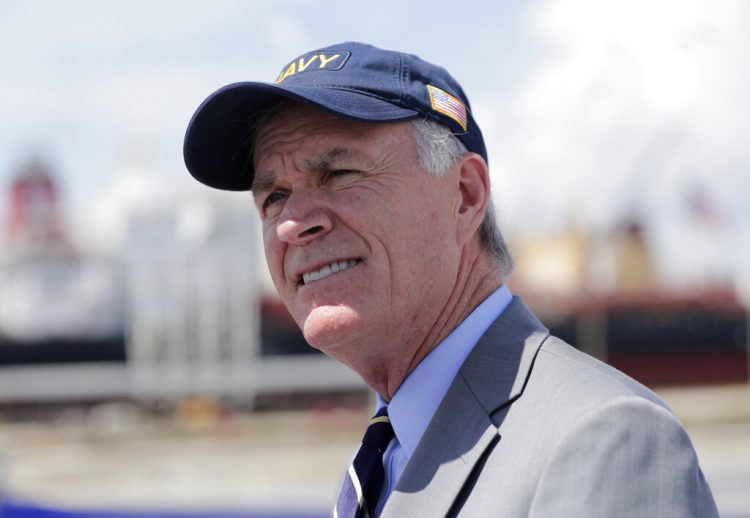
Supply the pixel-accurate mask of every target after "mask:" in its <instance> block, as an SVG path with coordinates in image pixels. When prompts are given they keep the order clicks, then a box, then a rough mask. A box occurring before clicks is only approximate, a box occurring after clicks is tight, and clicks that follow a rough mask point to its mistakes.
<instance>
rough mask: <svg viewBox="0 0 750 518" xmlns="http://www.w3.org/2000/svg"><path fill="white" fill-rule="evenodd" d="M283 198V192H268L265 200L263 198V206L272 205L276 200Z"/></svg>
mask: <svg viewBox="0 0 750 518" xmlns="http://www.w3.org/2000/svg"><path fill="white" fill-rule="evenodd" d="M283 199H284V193H283V192H280V191H275V192H272V193H271V194H269V195H268V196H267V197H266V199H265V200H263V208H264V209H265V208H267V207H269V206H270V205H273V204H274V203H276V202H277V201H281V200H283Z"/></svg>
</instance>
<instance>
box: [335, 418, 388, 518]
mask: <svg viewBox="0 0 750 518" xmlns="http://www.w3.org/2000/svg"><path fill="white" fill-rule="evenodd" d="M391 439H393V427H392V426H391V420H390V419H389V418H388V408H387V407H383V408H381V409H380V410H379V411H378V413H377V414H375V416H374V417H373V418H372V419H370V424H369V426H368V427H367V431H366V432H365V436H364V438H363V439H362V446H361V447H360V448H359V451H358V452H357V455H356V456H355V457H354V461H352V465H351V466H349V469H348V470H347V472H346V476H345V477H344V484H343V486H342V487H341V493H339V498H338V500H337V501H336V507H335V508H334V510H333V517H334V518H373V517H374V516H375V506H376V505H377V504H378V498H380V492H381V491H382V489H383V480H384V479H385V470H384V469H383V452H385V449H386V448H387V447H388V443H389V442H391Z"/></svg>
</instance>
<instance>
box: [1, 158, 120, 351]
mask: <svg viewBox="0 0 750 518" xmlns="http://www.w3.org/2000/svg"><path fill="white" fill-rule="evenodd" d="M7 194H8V200H7V204H6V205H7V207H8V210H7V218H6V222H5V223H6V224H5V236H4V240H3V244H2V252H1V253H0V365H8V364H39V363H70V362H79V361H86V362H89V361H123V360H124V359H125V354H124V342H123V336H124V319H123V306H122V301H123V292H122V285H121V282H120V281H121V279H120V277H119V276H118V273H117V270H116V267H115V264H114V262H113V261H111V260H108V259H107V258H98V257H94V256H92V255H90V254H86V255H83V254H81V253H80V252H79V251H78V250H77V248H76V246H75V244H74V242H73V240H72V239H71V236H70V234H69V232H68V231H67V228H66V225H65V215H64V214H63V207H62V204H61V201H60V192H59V188H58V185H57V184H56V182H55V179H54V177H53V174H52V172H51V171H50V169H49V167H48V166H46V165H45V164H44V163H43V162H41V161H39V160H36V159H34V160H31V161H29V162H28V163H27V164H25V165H24V166H22V167H21V168H20V170H19V171H18V173H17V174H16V175H15V178H14V179H13V181H12V183H11V185H10V188H9V190H8V193H7Z"/></svg>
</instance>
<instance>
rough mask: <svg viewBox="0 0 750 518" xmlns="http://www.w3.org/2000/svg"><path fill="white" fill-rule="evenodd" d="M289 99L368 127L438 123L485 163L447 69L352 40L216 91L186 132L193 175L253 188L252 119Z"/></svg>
mask: <svg viewBox="0 0 750 518" xmlns="http://www.w3.org/2000/svg"><path fill="white" fill-rule="evenodd" d="M284 100H293V101H297V102H300V103H304V104H309V105H312V106H315V107H318V108H320V109H322V110H325V111H328V112H331V113H333V114H335V115H338V116H340V117H343V118H347V119H352V120H357V121H364V122H395V121H405V120H410V119H415V118H418V117H426V118H429V119H433V120H435V121H437V122H439V123H441V124H443V125H445V126H447V127H448V128H449V129H450V130H451V131H452V132H453V133H454V134H455V135H456V137H458V139H459V140H461V142H463V144H464V145H465V146H466V148H467V149H468V150H469V151H473V152H475V153H477V154H479V155H481V156H482V158H484V160H485V161H487V150H486V148H485V146H484V139H483V138H482V132H481V131H480V129H479V126H477V124H476V122H475V121H474V117H473V116H472V114H471V107H470V106H469V100H468V99H467V97H466V94H464V91H463V89H462V88H461V86H460V85H459V84H458V82H457V81H456V80H455V79H453V77H451V75H450V74H449V73H448V72H447V71H446V70H445V69H443V68H441V67H439V66H436V65H433V64H431V63H428V62H426V61H424V60H422V59H420V58H419V57H417V56H415V55H412V54H405V53H402V52H393V51H390V50H382V49H379V48H377V47H373V46H372V45H366V44H364V43H356V42H347V43H340V44H337V45H331V46H330V47H325V48H322V49H318V50H314V51H312V52H307V53H305V54H303V55H301V56H299V57H297V58H295V59H294V60H293V61H291V62H290V63H289V64H287V65H286V66H284V68H283V69H282V70H281V72H280V73H279V75H278V77H277V78H276V81H274V82H273V83H263V82H242V83H233V84H230V85H227V86H225V87H223V88H221V89H219V90H217V91H216V92H214V93H213V94H211V95H210V96H209V97H208V98H207V99H206V100H205V101H203V103H202V104H201V105H200V106H199V107H198V109H197V110H196V112H195V114H194V115H193V118H192V120H191V121H190V124H189V125H188V129H187V133H186V134H185V145H184V150H183V152H184V157H185V164H186V165H187V168H188V171H190V174H192V175H193V177H195V178H196V179H197V180H198V181H200V182H202V183H204V184H206V185H208V186H210V187H214V188H217V189H224V190H229V191H246V190H250V187H251V185H252V181H253V175H254V171H253V157H252V150H253V142H252V133H253V128H254V126H255V122H256V120H257V118H258V116H259V115H260V114H262V113H264V112H265V111H266V110H268V109H270V108H272V107H273V106H275V105H276V104H278V103H280V102H281V101H284Z"/></svg>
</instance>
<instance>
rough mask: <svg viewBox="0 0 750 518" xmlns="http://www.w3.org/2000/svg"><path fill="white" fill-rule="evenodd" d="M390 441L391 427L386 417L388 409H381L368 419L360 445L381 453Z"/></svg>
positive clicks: (391, 437)
mask: <svg viewBox="0 0 750 518" xmlns="http://www.w3.org/2000/svg"><path fill="white" fill-rule="evenodd" d="M391 439H393V426H391V420H390V418H389V417H388V407H383V408H381V409H380V410H378V413H377V414H375V415H374V416H373V418H372V419H370V424H369V426H368V427H367V431H366V432H365V436H364V438H363V439H362V444H366V445H368V446H371V447H373V448H375V449H376V450H378V451H379V452H380V453H382V452H383V451H385V449H386V448H387V447H388V443H389V442H391Z"/></svg>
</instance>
